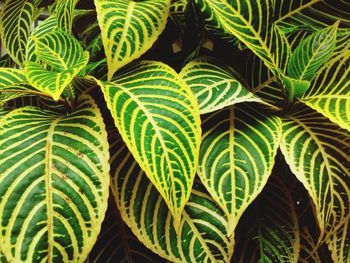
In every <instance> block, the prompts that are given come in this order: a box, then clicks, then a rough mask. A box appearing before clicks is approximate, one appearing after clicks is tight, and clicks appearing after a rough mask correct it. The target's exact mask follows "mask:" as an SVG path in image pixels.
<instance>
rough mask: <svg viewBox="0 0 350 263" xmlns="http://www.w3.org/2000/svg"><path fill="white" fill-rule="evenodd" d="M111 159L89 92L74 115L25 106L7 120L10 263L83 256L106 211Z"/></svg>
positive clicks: (2, 179) (0, 172)
mask: <svg viewBox="0 0 350 263" xmlns="http://www.w3.org/2000/svg"><path fill="white" fill-rule="evenodd" d="M77 157H78V158H77ZM108 159H109V152H108V143H107V135H106V132H105V126H104V124H103V119H102V116H101V114H100V111H99V109H98V107H97V105H96V104H95V103H94V102H93V100H92V98H90V97H83V98H81V101H80V105H79V106H78V107H77V109H76V111H75V112H73V113H72V114H70V115H67V116H65V115H57V114H56V113H53V112H49V111H42V110H40V109H38V108H35V107H24V108H19V109H16V110H13V111H12V112H10V113H9V114H7V115H6V116H5V117H4V118H2V119H1V120H0V229H1V231H0V240H1V243H0V246H1V249H2V250H3V252H4V253H5V255H6V257H7V259H8V260H9V261H10V262H39V261H47V262H70V261H72V262H73V261H74V262H77V261H84V259H85V258H86V257H87V254H88V252H89V251H90V249H91V248H92V246H93V244H94V243H95V241H96V238H97V235H98V233H99V231H100V226H101V223H102V220H103V217H104V213H105V211H106V209H107V197H108V186H109V165H108Z"/></svg>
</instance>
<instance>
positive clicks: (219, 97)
mask: <svg viewBox="0 0 350 263" xmlns="http://www.w3.org/2000/svg"><path fill="white" fill-rule="evenodd" d="M180 76H181V77H182V79H183V80H184V81H185V82H186V83H187V85H188V86H189V87H190V88H191V90H192V92H193V93H194V95H195V96H196V97H197V100H198V102H199V109H200V113H201V114H205V113H209V112H213V111H216V110H219V109H222V108H224V107H227V106H230V105H233V104H236V103H240V102H248V101H250V102H252V101H255V102H262V101H261V99H259V98H258V97H257V96H255V95H254V94H253V93H251V92H250V91H249V90H248V89H247V88H246V87H244V86H243V85H242V84H241V83H240V82H239V81H238V80H237V79H236V78H235V77H234V76H233V72H232V70H231V69H230V68H229V67H227V66H224V65H221V64H220V63H219V62H216V61H213V60H211V59H197V60H193V61H191V62H190V63H188V64H187V65H186V66H185V67H184V68H183V69H182V70H181V73H180Z"/></svg>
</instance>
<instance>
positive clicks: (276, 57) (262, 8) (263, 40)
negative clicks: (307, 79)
mask: <svg viewBox="0 0 350 263" xmlns="http://www.w3.org/2000/svg"><path fill="white" fill-rule="evenodd" d="M195 1H196V3H198V4H199V6H200V7H201V11H202V12H203V13H204V15H205V17H206V21H207V23H208V24H210V25H211V26H212V27H217V28H218V29H221V30H222V31H224V33H226V34H230V35H231V36H234V37H236V38H238V39H239V40H240V41H241V42H242V43H244V45H246V46H247V47H248V48H249V49H251V50H252V51H253V52H254V53H255V54H256V55H257V56H258V57H259V58H260V59H262V60H263V61H264V63H265V65H266V66H267V67H268V68H269V69H270V70H271V71H272V72H274V73H277V72H279V71H280V70H281V71H282V72H283V71H284V69H285V67H286V63H287V61H288V56H289V53H290V47H289V44H288V41H287V39H286V37H285V36H284V34H283V32H281V31H280V29H279V28H278V27H277V26H275V25H274V24H273V19H274V16H273V15H274V14H273V3H272V0H251V1H245V0H238V1H225V0H195Z"/></svg>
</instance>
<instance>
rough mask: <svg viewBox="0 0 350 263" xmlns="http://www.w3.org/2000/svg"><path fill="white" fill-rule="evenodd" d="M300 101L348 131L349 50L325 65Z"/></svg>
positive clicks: (349, 121)
mask: <svg viewBox="0 0 350 263" xmlns="http://www.w3.org/2000/svg"><path fill="white" fill-rule="evenodd" d="M301 100H302V101H303V102H304V103H305V104H307V105H308V106H309V107H311V108H313V109H314V110H316V111H318V112H320V113H322V114H323V115H324V116H326V117H328V118H329V119H330V120H331V121H333V122H335V123H337V124H338V125H339V126H340V127H342V128H344V129H347V130H348V131H350V110H349V109H350V49H347V50H344V51H343V52H342V53H340V54H339V55H338V56H336V57H335V58H333V59H332V60H330V61H329V62H328V63H327V64H326V66H325V67H324V68H323V70H322V71H321V72H320V73H319V74H318V75H317V76H316V77H315V80H314V81H313V83H312V85H311V87H310V90H309V91H308V92H307V94H306V95H305V96H304V97H303V98H301Z"/></svg>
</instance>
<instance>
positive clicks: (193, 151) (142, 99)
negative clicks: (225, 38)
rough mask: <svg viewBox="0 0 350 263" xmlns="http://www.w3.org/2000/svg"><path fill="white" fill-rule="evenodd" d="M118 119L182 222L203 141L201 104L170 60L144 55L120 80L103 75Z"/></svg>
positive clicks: (110, 105) (107, 96)
mask: <svg viewBox="0 0 350 263" xmlns="http://www.w3.org/2000/svg"><path fill="white" fill-rule="evenodd" d="M98 83H99V85H100V86H101V88H102V91H103V93H104V97H105V100H106V102H107V105H108V108H109V110H110V111H111V113H112V116H113V118H114V122H115V124H116V126H117V128H118V130H119V132H120V133H121V135H122V137H123V140H124V141H125V142H126V144H127V146H128V147H129V149H130V151H131V152H132V154H133V155H134V157H135V159H136V160H137V162H138V163H139V164H140V166H141V167H142V169H143V170H144V171H145V172H146V174H147V176H148V177H149V179H150V180H151V182H152V183H153V184H154V185H155V187H156V188H157V190H158V191H159V192H160V194H161V195H162V196H163V198H164V199H165V201H166V203H167V205H168V207H169V209H170V210H171V212H172V214H173V215H174V217H175V223H176V224H178V223H179V221H180V217H181V212H182V210H183V208H184V206H185V204H186V202H187V200H188V198H189V196H190V192H191V188H192V183H193V180H194V176H195V172H196V168H197V162H198V160H197V159H198V152H199V144H200V134H201V131H200V119H199V109H198V104H197V102H196V99H195V97H194V96H193V95H192V93H191V90H190V88H189V87H188V86H187V85H186V83H185V82H184V81H182V80H181V79H180V78H179V75H178V74H177V73H176V72H175V71H174V70H173V69H171V68H170V67H169V66H167V65H165V64H163V63H160V62H151V61H144V62H142V63H140V64H136V65H134V66H133V67H131V68H128V69H127V70H126V71H125V72H123V73H121V74H120V75H119V76H118V78H117V79H115V81H114V82H106V83H103V82H101V81H98Z"/></svg>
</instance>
